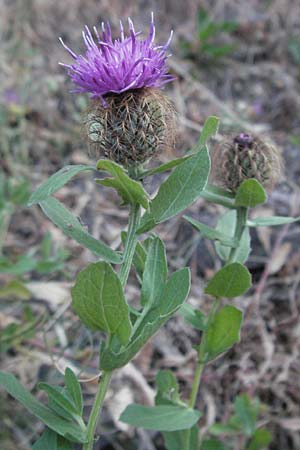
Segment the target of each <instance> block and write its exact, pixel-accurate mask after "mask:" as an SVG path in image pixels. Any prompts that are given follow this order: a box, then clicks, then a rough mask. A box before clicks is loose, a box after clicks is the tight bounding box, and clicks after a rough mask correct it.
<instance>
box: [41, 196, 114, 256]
mask: <svg viewBox="0 0 300 450" xmlns="http://www.w3.org/2000/svg"><path fill="white" fill-rule="evenodd" d="M40 206H41V208H42V210H43V211H44V213H45V214H46V216H47V217H49V219H50V220H51V221H52V222H53V223H54V224H55V225H56V226H57V227H59V228H61V229H62V230H63V232H64V233H65V234H66V235H67V236H69V237H71V238H73V239H74V240H75V241H76V242H78V243H79V244H81V245H83V246H84V247H86V248H88V249H89V250H91V252H93V253H94V254H95V255H96V256H98V257H99V258H102V259H104V260H105V261H108V262H111V263H114V264H120V263H121V262H122V258H121V256H120V255H118V253H116V252H114V251H113V250H112V249H111V248H109V247H108V245H106V244H104V243H103V242H101V241H98V240H97V239H95V238H94V237H93V236H91V235H90V234H89V233H88V232H87V231H86V230H85V229H84V228H83V226H82V225H81V223H80V222H79V220H78V219H76V217H74V216H73V214H72V213H71V212H70V211H69V210H68V209H67V208H66V207H65V206H64V205H63V204H62V203H61V202H59V201H58V200H56V198H54V197H49V198H47V199H46V200H44V201H43V202H41V203H40Z"/></svg>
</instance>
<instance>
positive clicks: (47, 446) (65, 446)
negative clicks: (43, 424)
mask: <svg viewBox="0 0 300 450" xmlns="http://www.w3.org/2000/svg"><path fill="white" fill-rule="evenodd" d="M73 449H74V446H73V444H72V442H70V441H67V440H66V439H65V438H63V437H62V436H59V434H57V433H55V432H54V431H52V430H50V429H49V428H46V430H45V431H44V432H43V434H42V435H41V437H40V438H39V439H38V440H37V441H36V443H35V444H34V445H33V447H32V450H73Z"/></svg>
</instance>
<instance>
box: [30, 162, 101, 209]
mask: <svg viewBox="0 0 300 450" xmlns="http://www.w3.org/2000/svg"><path fill="white" fill-rule="evenodd" d="M86 170H95V167H93V166H84V165H81V164H80V165H76V166H66V167H63V168H62V169H60V170H59V171H58V172H56V173H55V174H54V175H52V176H51V177H50V178H48V180H46V181H45V182H44V183H43V184H41V186H39V187H38V188H37V190H36V191H35V192H34V193H33V194H32V195H31V197H30V199H29V202H28V206H31V205H34V204H35V203H40V202H42V201H44V200H46V198H48V197H50V195H52V194H53V193H54V192H56V191H58V189H60V188H61V187H62V186H64V185H65V184H66V183H68V181H70V180H71V179H72V178H73V177H74V176H75V175H77V174H78V173H80V172H83V171H86Z"/></svg>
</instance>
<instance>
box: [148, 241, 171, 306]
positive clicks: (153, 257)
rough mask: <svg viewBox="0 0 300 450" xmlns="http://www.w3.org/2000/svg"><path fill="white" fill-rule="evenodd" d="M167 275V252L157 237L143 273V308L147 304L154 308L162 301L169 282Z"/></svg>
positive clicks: (149, 251) (152, 244)
mask: <svg viewBox="0 0 300 450" xmlns="http://www.w3.org/2000/svg"><path fill="white" fill-rule="evenodd" d="M167 273H168V268H167V257H166V250H165V247H164V244H163V242H162V241H161V240H160V239H159V238H158V237H155V238H154V239H152V241H151V242H150V245H149V248H148V252H147V257H146V262H145V269H144V273H143V283H142V292H141V304H142V305H143V306H145V305H146V304H147V305H149V306H152V305H154V304H155V302H157V301H158V300H159V299H160V297H161V294H162V291H163V289H164V286H165V283H166V280H167Z"/></svg>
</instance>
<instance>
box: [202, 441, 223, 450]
mask: <svg viewBox="0 0 300 450" xmlns="http://www.w3.org/2000/svg"><path fill="white" fill-rule="evenodd" d="M201 450H228V447H226V445H225V444H223V442H221V441H217V440H216V439H207V440H205V441H203V442H202V445H201Z"/></svg>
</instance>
